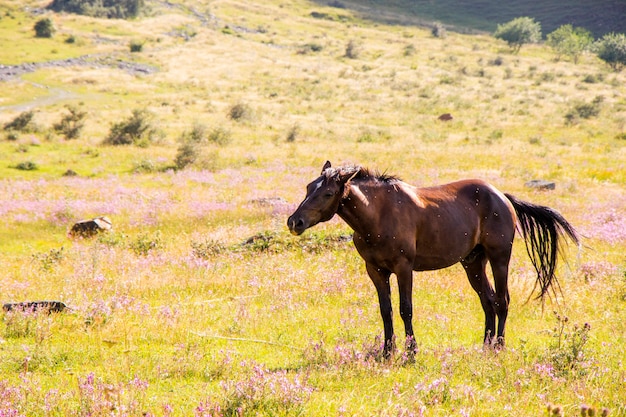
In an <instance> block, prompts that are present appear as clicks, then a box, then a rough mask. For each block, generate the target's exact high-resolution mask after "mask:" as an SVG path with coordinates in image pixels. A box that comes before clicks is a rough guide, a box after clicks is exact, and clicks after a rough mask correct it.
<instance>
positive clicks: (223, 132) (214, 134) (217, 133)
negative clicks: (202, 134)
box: [208, 127, 232, 146]
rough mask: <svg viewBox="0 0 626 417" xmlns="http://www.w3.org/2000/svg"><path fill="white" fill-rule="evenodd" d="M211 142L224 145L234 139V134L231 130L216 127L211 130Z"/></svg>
mask: <svg viewBox="0 0 626 417" xmlns="http://www.w3.org/2000/svg"><path fill="white" fill-rule="evenodd" d="M208 139H209V142H211V143H215V144H216V145H220V146H224V145H228V144H229V143H230V142H231V140H232V135H231V133H230V131H229V130H227V129H224V128H221V127H216V128H214V129H212V130H211V132H209V138H208Z"/></svg>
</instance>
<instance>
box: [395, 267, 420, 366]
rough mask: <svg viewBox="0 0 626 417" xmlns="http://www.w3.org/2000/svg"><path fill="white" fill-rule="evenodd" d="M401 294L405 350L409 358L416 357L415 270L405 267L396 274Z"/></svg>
mask: <svg viewBox="0 0 626 417" xmlns="http://www.w3.org/2000/svg"><path fill="white" fill-rule="evenodd" d="M396 276H397V278H398V291H399V292H400V317H402V321H403V322H404V330H405V335H406V342H405V349H406V354H407V355H408V356H409V357H413V356H415V352H416V350H417V343H416V342H415V335H414V334H413V268H412V267H411V265H405V266H403V267H402V268H401V269H399V270H398V271H397V272H396Z"/></svg>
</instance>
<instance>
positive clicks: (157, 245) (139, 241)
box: [129, 231, 165, 256]
mask: <svg viewBox="0 0 626 417" xmlns="http://www.w3.org/2000/svg"><path fill="white" fill-rule="evenodd" d="M164 246H165V244H164V243H163V238H162V237H161V232H159V231H157V232H156V233H155V234H154V235H153V236H150V235H148V234H147V233H144V234H141V235H139V236H137V238H136V239H135V240H134V241H132V242H131V243H130V244H129V247H130V249H131V250H132V251H133V252H135V254H136V255H138V256H139V255H142V256H146V255H148V254H149V253H150V252H151V251H153V250H158V249H163V247H164Z"/></svg>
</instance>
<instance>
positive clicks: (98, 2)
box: [48, 0, 144, 19]
mask: <svg viewBox="0 0 626 417" xmlns="http://www.w3.org/2000/svg"><path fill="white" fill-rule="evenodd" d="M143 7H144V0H53V1H52V3H50V5H49V6H48V8H49V9H51V10H54V11H55V12H66V13H77V14H83V15H86V16H92V17H106V18H115V19H127V18H131V17H137V15H139V13H140V12H141V10H142V8H143Z"/></svg>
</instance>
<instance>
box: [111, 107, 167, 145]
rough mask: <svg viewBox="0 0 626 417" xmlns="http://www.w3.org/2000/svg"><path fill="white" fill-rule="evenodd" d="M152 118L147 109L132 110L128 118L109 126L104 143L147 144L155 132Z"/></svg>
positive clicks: (152, 138)
mask: <svg viewBox="0 0 626 417" xmlns="http://www.w3.org/2000/svg"><path fill="white" fill-rule="evenodd" d="M153 119H154V115H153V114H152V113H151V112H150V111H148V110H145V109H135V110H133V114H132V115H131V116H130V117H129V118H128V119H126V120H124V121H121V122H119V123H115V124H113V125H112V126H111V130H110V131H109V135H108V136H107V137H106V139H105V140H104V144H106V145H139V146H147V145H148V143H149V142H151V141H152V140H154V137H155V136H156V133H157V129H156V128H155V127H154V125H153V123H154V122H153Z"/></svg>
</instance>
